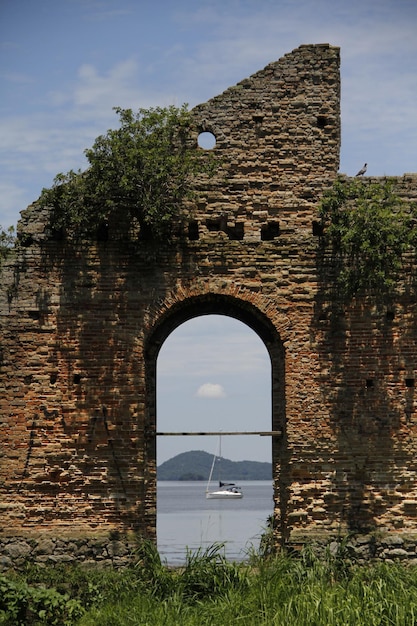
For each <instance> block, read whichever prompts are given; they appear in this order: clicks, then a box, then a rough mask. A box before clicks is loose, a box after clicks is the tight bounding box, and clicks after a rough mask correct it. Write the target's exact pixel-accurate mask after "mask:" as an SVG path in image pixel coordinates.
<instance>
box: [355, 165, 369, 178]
mask: <svg viewBox="0 0 417 626" xmlns="http://www.w3.org/2000/svg"><path fill="white" fill-rule="evenodd" d="M367 167H368V164H367V163H365V165H364V166H363V168H362V169H361V170H359V172H358V173H357V174H356V176H363V175H364V174H365V172H366V169H367Z"/></svg>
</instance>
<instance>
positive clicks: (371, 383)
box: [365, 378, 374, 389]
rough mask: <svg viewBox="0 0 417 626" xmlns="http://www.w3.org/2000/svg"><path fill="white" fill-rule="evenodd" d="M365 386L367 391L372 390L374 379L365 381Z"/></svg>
mask: <svg viewBox="0 0 417 626" xmlns="http://www.w3.org/2000/svg"><path fill="white" fill-rule="evenodd" d="M365 386H366V388H367V389H372V387H373V386H374V379H373V378H367V379H366V381H365Z"/></svg>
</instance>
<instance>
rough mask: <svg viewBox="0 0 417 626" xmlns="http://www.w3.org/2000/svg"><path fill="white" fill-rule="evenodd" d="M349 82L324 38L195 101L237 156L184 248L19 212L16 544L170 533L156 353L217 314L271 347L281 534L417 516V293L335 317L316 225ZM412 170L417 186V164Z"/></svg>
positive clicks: (6, 480) (11, 518) (8, 480)
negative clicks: (74, 232)
mask: <svg viewBox="0 0 417 626" xmlns="http://www.w3.org/2000/svg"><path fill="white" fill-rule="evenodd" d="M339 94H340V84H339V50H338V49H337V48H334V47H331V46H329V45H327V44H323V45H316V46H301V47H300V48H298V49H296V50H294V51H293V52H292V53H290V54H288V55H286V56H284V57H283V58H282V59H280V60H279V61H277V62H275V63H272V64H270V65H268V66H267V67H266V68H265V69H264V70H262V71H260V72H258V73H256V74H255V75H253V76H251V77H249V78H247V79H245V80H244V81H242V82H241V83H239V84H238V85H236V86H234V87H231V88H230V89H228V90H226V91H225V92H224V93H223V94H221V95H219V96H217V97H215V98H213V99H212V100H210V101H208V102H207V103H205V104H202V105H200V106H198V107H196V108H195V109H194V111H193V115H194V120H195V137H194V138H193V141H195V145H196V146H197V136H198V134H199V132H202V131H210V132H212V133H213V134H214V136H215V138H216V146H215V148H214V153H213V154H215V155H218V156H219V157H220V158H221V163H222V165H221V168H220V171H218V172H217V174H216V176H215V178H214V179H209V180H204V179H203V178H202V179H201V181H200V183H199V189H198V192H199V193H198V199H197V201H196V202H195V204H194V205H192V206H190V207H189V209H190V220H189V228H188V231H187V232H186V233H185V236H183V237H180V238H178V240H176V242H175V243H174V245H172V246H169V247H168V246H167V247H164V246H160V247H159V248H155V246H154V244H152V242H141V243H140V244H138V242H137V241H136V240H134V238H133V237H132V239H131V240H123V241H122V240H120V239H119V238H118V237H117V236H116V235H115V234H114V233H113V232H112V231H111V229H110V231H109V233H108V239H107V240H106V241H99V242H85V243H84V244H82V245H81V244H80V245H76V244H74V243H71V242H68V241H65V240H57V238H56V237H55V238H54V235H53V233H51V232H50V231H49V229H48V226H47V224H48V214H47V211H40V209H39V207H38V206H37V205H36V203H35V204H33V205H31V206H30V207H28V209H27V210H26V211H24V212H23V213H22V219H21V221H20V223H19V234H20V241H21V244H20V245H19V247H18V249H17V250H16V253H15V255H14V256H13V258H11V259H10V260H9V261H8V263H7V264H6V265H5V266H4V268H3V270H2V284H1V290H0V332H1V334H0V390H1V391H0V437H1V452H0V454H1V456H0V496H1V500H0V510H1V531H0V540H1V541H2V542H3V551H4V554H5V555H6V560H7V559H12V557H13V555H14V556H16V554H17V555H18V556H19V558H21V559H23V558H25V557H28V556H31V557H33V558H37V559H40V560H42V559H45V558H47V557H46V556H45V555H48V554H50V553H54V554H58V555H59V557H57V558H61V557H62V555H65V553H67V554H68V553H70V552H72V553H73V554H76V555H77V558H78V559H83V558H85V559H91V558H100V559H103V558H112V559H116V560H117V559H119V560H121V561H123V558H124V555H125V554H126V550H127V549H126V545H125V544H124V543H123V542H120V541H117V542H115V539H114V538H115V537H116V536H118V537H124V538H125V540H126V541H128V539H129V536H130V535H131V534H132V533H138V534H140V535H142V536H145V537H151V538H152V537H154V536H155V514H156V511H155V507H156V463H155V432H156V403H155V397H156V391H155V389H156V359H157V356H158V351H159V349H160V347H161V345H162V344H163V341H164V340H165V338H166V337H167V336H168V335H169V333H170V332H171V331H172V330H173V329H175V328H176V327H177V326H178V325H179V324H180V323H182V322H183V321H185V320H187V319H190V318H192V317H194V316H196V315H202V314H208V313H221V314H225V315H231V316H233V317H235V318H237V319H240V320H242V321H243V322H245V323H246V324H248V325H249V326H250V327H251V328H253V329H254V330H255V331H256V332H257V333H258V334H259V336H260V337H261V339H262V340H263V341H264V343H265V345H266V348H267V350H268V351H269V354H270V356H271V364H272V418H271V427H272V428H273V429H274V430H280V431H281V432H282V436H281V437H279V438H276V439H274V441H273V465H274V479H275V527H276V535H277V540H278V541H279V542H281V543H282V542H286V543H302V542H304V541H306V540H309V539H310V538H312V537H313V538H319V539H320V540H324V541H326V540H330V539H331V537H333V536H334V535H335V534H337V533H338V532H339V531H348V530H360V531H363V532H365V531H366V532H367V531H369V530H372V529H375V528H377V529H380V530H386V531H389V532H392V531H395V532H398V531H402V532H405V531H407V533H408V535H409V536H411V534H412V533H414V532H415V531H417V486H416V484H415V478H414V476H415V458H416V443H417V439H416V434H415V421H416V400H415V387H414V380H415V377H416V369H417V365H416V356H415V355H416V340H417V326H416V319H417V318H416V313H417V312H416V305H415V302H414V301H413V300H412V299H410V298H407V297H406V296H405V295H404V297H403V298H402V299H401V300H400V301H398V302H395V303H390V305H389V307H385V308H384V307H382V308H378V307H376V306H375V305H373V304H372V303H369V304H367V303H361V304H360V305H356V307H351V308H349V309H347V310H346V311H345V312H344V314H343V315H341V316H339V318H338V319H336V320H335V319H334V318H330V316H329V315H328V303H327V302H326V301H325V298H324V297H323V295H322V294H323V289H322V284H321V277H320V274H319V272H318V265H317V263H318V257H317V250H318V237H317V229H316V228H315V221H316V219H317V217H316V216H317V206H318V203H319V201H320V198H321V195H322V193H323V190H324V189H325V188H327V187H329V186H330V185H331V183H332V181H333V180H334V179H335V177H336V175H337V172H338V167H339V149H340V111H339ZM196 149H198V148H197V147H196ZM397 182H398V185H399V188H400V190H401V193H402V194H403V195H404V197H406V198H414V199H415V198H416V197H417V176H415V175H408V176H404V177H403V178H400V179H398V181H397ZM256 426H257V425H256V423H254V424H253V429H254V430H255V429H256ZM174 427H175V425H173V428H174ZM46 532H47V533H48V542H46V543H45V541H44V540H42V536H44V535H45V533H46ZM62 558H63V557H62ZM118 562H119V561H118Z"/></svg>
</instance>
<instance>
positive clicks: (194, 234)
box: [188, 220, 200, 241]
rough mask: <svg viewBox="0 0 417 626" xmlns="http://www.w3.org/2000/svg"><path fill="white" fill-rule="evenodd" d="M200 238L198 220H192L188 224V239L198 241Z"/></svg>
mask: <svg viewBox="0 0 417 626" xmlns="http://www.w3.org/2000/svg"><path fill="white" fill-rule="evenodd" d="M199 238H200V233H199V228H198V222H197V220H191V221H190V222H189V224H188V239H190V241H197V240H198V239H199Z"/></svg>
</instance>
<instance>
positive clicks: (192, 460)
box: [157, 450, 272, 481]
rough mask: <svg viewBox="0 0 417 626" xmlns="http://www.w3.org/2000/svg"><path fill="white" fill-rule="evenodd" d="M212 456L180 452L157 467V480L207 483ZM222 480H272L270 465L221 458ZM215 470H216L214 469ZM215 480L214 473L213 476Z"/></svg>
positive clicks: (201, 453)
mask: <svg viewBox="0 0 417 626" xmlns="http://www.w3.org/2000/svg"><path fill="white" fill-rule="evenodd" d="M212 462H213V455H211V454H209V453H208V452H204V451H203V450H191V451H190V452H182V453H181V454H177V455H176V456H174V457H173V458H172V459H169V460H168V461H165V462H164V463H161V465H159V466H158V474H157V475H158V480H201V481H204V480H205V481H207V479H208V476H209V474H210V468H211V465H212ZM216 463H218V464H219V465H221V471H222V478H223V479H227V480H232V481H237V480H272V464H271V463H267V462H260V461H230V460H229V459H225V458H223V457H222V458H221V460H220V461H218V460H217V461H216ZM215 470H216V468H215ZM213 476H214V477H215V478H217V476H216V471H215V473H214V474H213Z"/></svg>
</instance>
